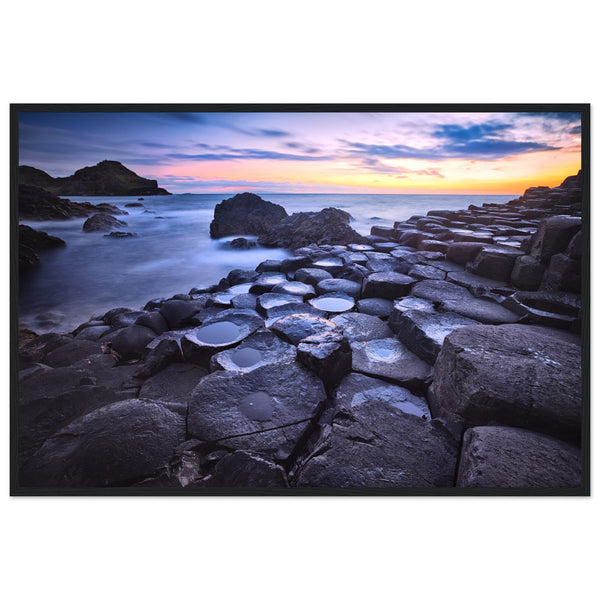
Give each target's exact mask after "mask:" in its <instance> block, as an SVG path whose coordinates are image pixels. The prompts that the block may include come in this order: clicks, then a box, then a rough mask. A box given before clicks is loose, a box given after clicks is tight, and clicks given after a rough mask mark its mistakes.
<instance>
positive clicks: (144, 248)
mask: <svg viewBox="0 0 600 600" xmlns="http://www.w3.org/2000/svg"><path fill="white" fill-rule="evenodd" d="M232 195H233V194H232V193H229V192H225V193H221V194H174V195H172V196H148V197H146V198H145V200H144V202H143V208H129V207H128V208H125V205H126V204H128V203H131V202H136V201H137V198H134V197H131V196H127V197H114V196H111V197H85V198H83V197H81V198H80V197H69V199H70V200H73V201H75V202H83V201H87V202H92V203H94V204H99V203H101V202H109V203H111V204H114V205H116V206H118V207H119V208H122V209H124V210H126V211H127V212H128V213H129V214H128V215H123V216H117V218H119V219H120V220H123V221H126V222H127V224H128V226H127V227H124V228H123V230H124V231H131V232H134V233H136V234H137V236H136V237H130V238H123V239H114V238H109V237H105V236H104V233H103V232H92V233H85V232H84V231H83V229H82V226H83V222H84V221H85V219H72V220H69V221H42V222H40V221H35V222H31V221H21V223H23V224H25V225H29V226H31V227H33V228H34V229H37V230H41V231H45V232H47V233H49V234H50V235H55V236H58V237H60V238H62V239H63V240H65V242H66V243H67V245H66V247H65V248H59V249H56V250H50V251H46V252H43V253H41V254H40V259H41V260H40V262H41V264H40V266H39V267H37V268H34V269H32V270H31V271H30V272H29V273H26V274H25V275H24V276H23V277H21V280H20V285H19V326H20V327H27V328H29V329H33V330H34V331H36V332H37V333H45V332H48V331H57V332H68V331H71V330H73V329H74V328H75V327H77V326H78V325H79V324H81V323H83V322H84V321H87V320H88V319H90V317H92V316H94V315H102V314H104V313H105V312H106V311H107V310H109V309H111V308H115V307H119V306H127V307H130V308H140V307H143V306H144V304H146V302H147V301H148V300H151V299H153V298H169V297H170V296H173V295H174V294H181V293H184V294H185V293H188V292H189V291H190V289H192V288H194V287H205V286H209V285H212V284H214V283H218V282H219V280H220V279H221V278H222V277H224V276H225V275H227V273H228V272H229V271H231V270H232V269H237V268H241V269H254V268H255V267H256V266H257V265H258V264H259V263H260V262H262V261H263V260H267V259H282V258H284V257H286V256H289V255H291V253H290V252H289V251H287V250H284V249H280V248H254V249H250V250H232V249H230V248H227V247H225V246H224V242H226V241H227V240H231V239H233V238H222V239H219V240H212V239H210V237H209V225H210V222H211V221H212V218H213V213H214V207H215V205H216V204H218V203H219V202H220V201H221V200H224V199H225V198H229V197H231V196H232ZM260 196H261V197H262V198H263V199H264V200H269V201H270V202H275V203H277V204H280V205H281V206H283V207H284V208H285V209H286V211H287V212H288V214H291V213H294V212H300V211H319V210H321V209H323V208H327V207H329V206H333V207H335V208H341V209H342V210H345V211H347V212H349V213H350V214H351V215H352V217H353V221H352V223H351V225H352V227H353V228H354V229H355V230H356V231H358V232H359V233H361V234H365V235H366V234H368V233H369V232H370V230H371V226H373V225H390V226H391V225H392V224H393V223H394V221H403V220H406V219H408V218H409V217H410V216H412V215H415V214H420V215H424V214H426V213H427V211H429V210H435V209H438V210H446V209H448V210H455V209H461V208H467V207H468V206H469V205H470V204H476V205H481V204H482V203H484V202H507V201H508V200H511V199H513V198H514V197H515V196H514V195H508V196H507V195H449V194H443V195H440V194H431V195H420V194H260ZM234 237H239V236H234ZM244 237H249V236H244Z"/></svg>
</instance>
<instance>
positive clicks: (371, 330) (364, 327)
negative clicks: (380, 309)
mask: <svg viewBox="0 0 600 600" xmlns="http://www.w3.org/2000/svg"><path fill="white" fill-rule="evenodd" d="M331 320H332V321H333V322H334V323H335V324H336V325H337V326H338V327H339V328H340V330H341V331H342V332H343V334H344V337H345V338H346V339H347V340H348V341H349V342H367V341H369V340H375V339H381V338H391V337H392V336H393V335H394V334H393V333H392V330H391V329H390V328H389V327H388V326H387V325H386V324H385V323H384V322H383V321H382V320H381V319H379V318H378V317H375V316H372V315H366V314H362V313H345V314H343V315H338V316H337V317H333V318H332V319H331Z"/></svg>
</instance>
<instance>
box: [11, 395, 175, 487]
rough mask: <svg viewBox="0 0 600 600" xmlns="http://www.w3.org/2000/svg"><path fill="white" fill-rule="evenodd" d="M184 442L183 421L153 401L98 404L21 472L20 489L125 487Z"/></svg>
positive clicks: (46, 445)
mask: <svg viewBox="0 0 600 600" xmlns="http://www.w3.org/2000/svg"><path fill="white" fill-rule="evenodd" d="M184 440H185V417H184V416H182V415H181V414H179V413H177V412H173V411H171V410H169V408H167V407H165V406H161V405H158V404H156V403H153V402H145V401H143V400H137V399H131V400H124V401H122V402H116V403H114V404H110V405H108V406H104V407H102V408H99V409H97V410H94V411H93V412H91V413H89V414H87V415H85V416H83V417H81V418H80V419H78V420H77V421H74V422H72V423H71V424H69V425H67V426H66V427H64V428H63V429H61V430H60V431H58V432H57V433H56V434H54V435H53V436H52V437H51V438H49V439H48V440H46V442H44V444H43V445H42V447H41V448H40V449H39V450H38V451H37V452H36V453H35V454H34V455H33V457H32V458H31V459H30V460H29V461H28V462H27V464H26V465H25V466H24V468H23V469H22V471H21V473H20V475H21V485H24V486H42V487H47V486H60V487H73V488H78V487H106V486H122V485H131V483H132V482H135V481H141V480H142V479H144V478H146V477H148V476H150V475H152V474H153V473H154V472H156V471H157V470H158V469H159V468H160V467H161V466H162V465H163V464H165V463H166V462H168V460H169V458H170V456H171V453H172V451H173V449H174V448H175V447H176V446H177V445H178V444H180V443H182V442H183V441H184Z"/></svg>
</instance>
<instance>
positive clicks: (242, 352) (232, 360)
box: [210, 330, 296, 372]
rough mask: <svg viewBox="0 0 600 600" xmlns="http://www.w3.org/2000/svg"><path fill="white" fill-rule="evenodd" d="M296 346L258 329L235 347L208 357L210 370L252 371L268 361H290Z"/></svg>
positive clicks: (268, 362) (294, 354)
mask: <svg viewBox="0 0 600 600" xmlns="http://www.w3.org/2000/svg"><path fill="white" fill-rule="evenodd" d="M295 359H296V347H295V346H292V345H291V344H287V343H286V342H284V341H282V340H280V339H279V337H277V336H276V335H275V334H274V333H271V332H270V331H266V330H258V331H257V332H256V333H253V334H252V335H251V336H250V337H249V338H247V339H245V340H244V341H243V342H242V343H241V344H240V345H239V346H238V347H237V348H232V349H231V350H224V351H223V352H219V353H218V354H215V355H214V356H213V357H212V358H211V359H210V370H211V371H219V370H223V371H240V372H246V371H252V370H254V369H256V368H258V367H262V366H264V365H266V364H270V363H282V362H292V361H294V360H295Z"/></svg>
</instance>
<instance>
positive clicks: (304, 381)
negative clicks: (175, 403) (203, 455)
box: [187, 363, 326, 459]
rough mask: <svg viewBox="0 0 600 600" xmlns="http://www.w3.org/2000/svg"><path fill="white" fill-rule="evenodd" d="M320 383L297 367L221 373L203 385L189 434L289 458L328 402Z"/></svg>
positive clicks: (194, 405) (194, 402) (195, 396)
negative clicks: (324, 403) (312, 420)
mask: <svg viewBox="0 0 600 600" xmlns="http://www.w3.org/2000/svg"><path fill="white" fill-rule="evenodd" d="M325 398H326V395H325V389H324V387H323V383H322V382H321V380H320V379H319V378H318V377H317V376H316V375H314V374H313V373H310V371H308V370H306V369H305V368H304V367H302V366H300V365H298V364H297V363H289V365H286V367H285V368H284V369H282V368H281V365H280V364H271V365H265V366H263V367H259V368H258V369H254V370H252V371H249V372H247V373H236V372H231V371H218V372H215V373H212V374H210V375H208V376H206V377H205V378H204V379H202V380H201V381H200V383H199V384H198V386H197V387H196V389H195V390H194V392H193V395H192V401H191V403H190V406H189V412H188V421H187V423H188V434H189V435H190V436H191V437H195V438H198V439H200V440H203V441H207V442H216V441H219V442H220V444H221V445H227V446H229V447H232V448H236V449H240V450H253V451H256V452H260V453H264V454H267V455H268V456H276V457H278V458H280V459H285V458H287V457H288V456H289V455H290V454H291V453H292V452H293V451H294V449H295V448H296V446H297V444H298V442H299V441H300V440H301V439H302V436H303V435H304V434H305V432H306V429H307V427H308V425H309V423H310V420H311V419H312V418H314V417H315V415H316V414H317V413H318V411H319V410H320V408H321V405H322V403H323V402H324V401H325Z"/></svg>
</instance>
